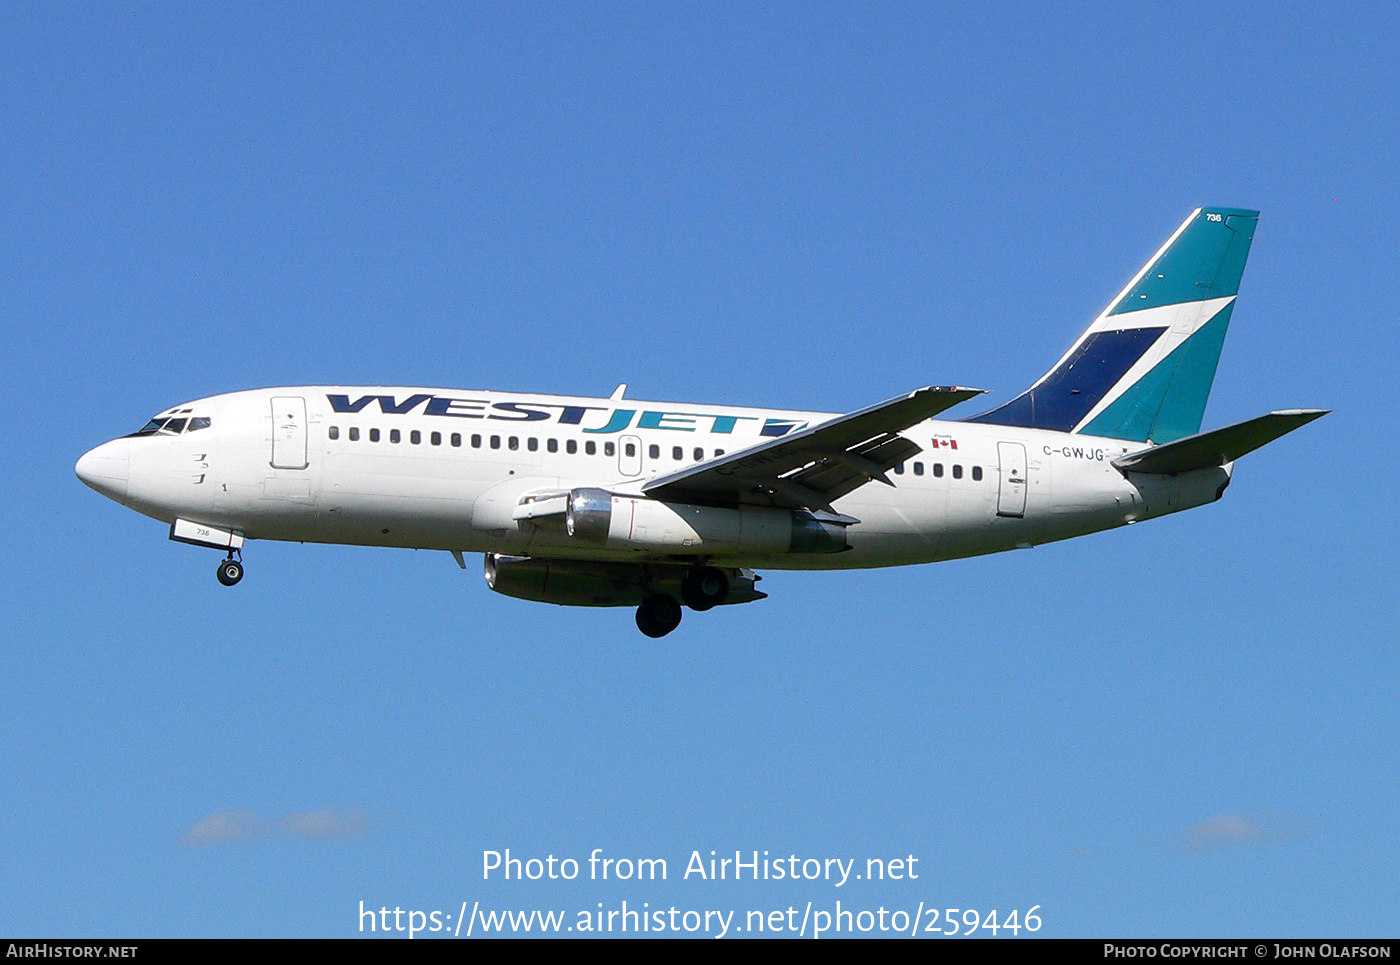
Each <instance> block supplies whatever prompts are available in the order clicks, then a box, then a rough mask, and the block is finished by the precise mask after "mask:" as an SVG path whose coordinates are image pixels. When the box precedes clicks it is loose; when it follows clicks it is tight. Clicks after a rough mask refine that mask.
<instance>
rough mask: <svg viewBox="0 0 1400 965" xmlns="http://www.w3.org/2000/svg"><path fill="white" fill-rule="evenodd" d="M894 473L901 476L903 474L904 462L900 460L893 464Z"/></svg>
mask: <svg viewBox="0 0 1400 965" xmlns="http://www.w3.org/2000/svg"><path fill="white" fill-rule="evenodd" d="M894 474H895V475H896V476H902V475H904V463H902V462H898V463H895V466H894Z"/></svg>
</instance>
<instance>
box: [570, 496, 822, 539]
mask: <svg viewBox="0 0 1400 965" xmlns="http://www.w3.org/2000/svg"><path fill="white" fill-rule="evenodd" d="M564 524H565V529H566V531H567V532H568V534H569V536H570V537H571V538H572V539H575V540H578V541H579V542H580V543H587V544H588V545H590V546H599V547H608V548H611V549H650V550H664V551H668V552H672V553H696V554H707V555H721V554H722V555H735V554H743V555H749V556H773V555H778V554H784V553H840V552H842V551H843V550H845V549H848V548H849V547H848V544H847V542H846V525H847V524H846V523H843V522H838V521H835V520H832V519H823V518H820V517H818V516H814V515H813V514H811V513H805V512H802V511H800V510H792V509H779V508H777V507H774V506H738V507H724V506H695V505H689V504H685V503H663V502H661V501H659V500H655V499H646V498H644V497H638V496H619V495H617V494H615V493H610V492H608V491H607V490H606V489H585V488H581V489H575V490H573V491H572V492H570V493H569V501H568V510H567V511H566V513H565V517H564Z"/></svg>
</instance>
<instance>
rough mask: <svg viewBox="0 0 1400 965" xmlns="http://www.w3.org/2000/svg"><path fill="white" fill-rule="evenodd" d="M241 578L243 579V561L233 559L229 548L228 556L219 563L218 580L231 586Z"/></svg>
mask: <svg viewBox="0 0 1400 965" xmlns="http://www.w3.org/2000/svg"><path fill="white" fill-rule="evenodd" d="M241 579H243V563H242V561H241V560H236V559H234V558H233V552H232V551H231V550H230V551H229V554H228V558H227V559H225V560H224V561H223V562H222V563H220V564H219V582H220V583H222V584H223V585H224V586H233V585H234V584H235V583H237V582H238V581H239V580H241Z"/></svg>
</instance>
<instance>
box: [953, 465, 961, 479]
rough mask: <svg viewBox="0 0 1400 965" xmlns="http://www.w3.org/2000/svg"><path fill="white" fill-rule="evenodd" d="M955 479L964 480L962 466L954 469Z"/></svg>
mask: <svg viewBox="0 0 1400 965" xmlns="http://www.w3.org/2000/svg"><path fill="white" fill-rule="evenodd" d="M953 478H954V479H961V478H962V466H954V467H953Z"/></svg>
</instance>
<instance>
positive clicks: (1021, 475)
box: [997, 442, 1026, 517]
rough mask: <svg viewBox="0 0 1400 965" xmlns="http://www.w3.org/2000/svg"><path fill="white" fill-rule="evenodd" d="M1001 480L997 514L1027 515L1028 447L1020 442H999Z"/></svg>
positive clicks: (998, 456)
mask: <svg viewBox="0 0 1400 965" xmlns="http://www.w3.org/2000/svg"><path fill="white" fill-rule="evenodd" d="M997 458H998V460H999V461H1000V463H1001V472H1000V476H1001V482H1000V484H999V486H1000V488H999V489H998V491H997V515H998V516H1014V517H1020V516H1025V515H1026V447H1025V446H1023V445H1021V444H1020V443H1019V442H998V443H997Z"/></svg>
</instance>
